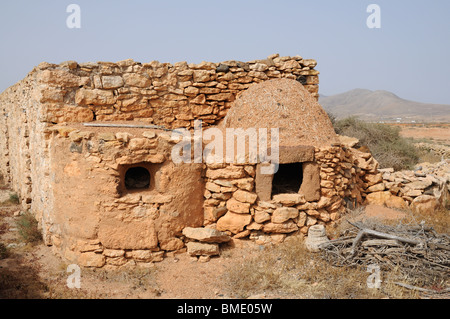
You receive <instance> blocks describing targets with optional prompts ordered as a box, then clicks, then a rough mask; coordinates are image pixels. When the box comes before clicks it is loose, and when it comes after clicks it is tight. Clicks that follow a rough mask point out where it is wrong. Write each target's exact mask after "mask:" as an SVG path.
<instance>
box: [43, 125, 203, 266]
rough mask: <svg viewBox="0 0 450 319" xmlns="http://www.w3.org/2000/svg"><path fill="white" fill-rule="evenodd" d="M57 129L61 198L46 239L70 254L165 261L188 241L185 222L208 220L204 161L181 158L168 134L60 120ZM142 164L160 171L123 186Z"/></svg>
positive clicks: (105, 260)
mask: <svg viewBox="0 0 450 319" xmlns="http://www.w3.org/2000/svg"><path fill="white" fill-rule="evenodd" d="M49 134H51V135H52V139H51V143H50V149H51V156H50V157H51V159H52V165H51V171H52V177H51V178H49V179H48V183H49V184H50V190H51V192H52V195H53V198H55V199H56V200H55V201H54V202H53V205H52V206H53V207H52V209H51V210H50V211H49V218H48V220H47V222H46V223H45V224H44V225H43V228H44V229H43V230H44V237H45V240H46V242H47V244H49V245H50V244H51V245H53V247H54V250H55V252H57V253H60V254H62V255H63V256H64V257H65V258H67V259H68V260H71V261H73V262H77V263H79V264H80V265H83V266H95V267H101V266H103V265H104V264H110V265H115V266H120V265H123V264H125V263H126V262H127V261H128V260H130V259H133V260H136V261H137V262H140V261H143V262H149V261H154V260H158V259H159V258H162V255H163V254H164V251H172V250H178V249H181V248H183V247H184V243H183V241H182V239H180V237H181V231H182V229H183V228H184V227H187V226H190V227H200V226H202V225H203V210H202V204H203V190H204V182H203V179H202V176H201V175H202V165H201V164H200V165H199V164H185V163H181V164H174V163H173V161H172V160H171V159H170V150H171V144H172V142H171V141H170V135H168V134H167V133H166V132H155V131H145V130H138V131H135V132H134V133H133V134H130V133H127V132H116V133H115V132H114V131H113V130H110V131H105V130H103V131H102V132H96V131H80V130H78V129H76V128H73V127H72V128H70V127H65V126H63V127H58V126H56V127H53V128H52V129H51V133H49ZM135 166H142V167H146V168H147V169H148V171H149V172H150V174H151V175H152V178H151V185H150V187H149V188H148V189H137V190H132V189H131V190H128V189H126V188H125V187H124V186H123V176H124V173H125V171H126V169H127V168H130V167H135Z"/></svg>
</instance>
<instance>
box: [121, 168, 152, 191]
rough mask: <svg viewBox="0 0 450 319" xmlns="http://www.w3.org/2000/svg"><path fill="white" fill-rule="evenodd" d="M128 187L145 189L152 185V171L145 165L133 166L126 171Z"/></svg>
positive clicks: (126, 184) (126, 185)
mask: <svg viewBox="0 0 450 319" xmlns="http://www.w3.org/2000/svg"><path fill="white" fill-rule="evenodd" d="M125 187H126V189H144V188H149V187H150V173H149V171H148V170H147V169H146V168H144V167H139V166H138V167H131V168H129V169H128V170H127V172H126V173H125Z"/></svg>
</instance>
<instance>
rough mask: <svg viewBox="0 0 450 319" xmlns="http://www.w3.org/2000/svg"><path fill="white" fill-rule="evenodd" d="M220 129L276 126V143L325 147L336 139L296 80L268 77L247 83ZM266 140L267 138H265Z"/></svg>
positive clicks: (331, 129) (325, 120) (327, 120)
mask: <svg viewBox="0 0 450 319" xmlns="http://www.w3.org/2000/svg"><path fill="white" fill-rule="evenodd" d="M222 125H223V127H224V128H234V129H238V128H242V129H248V128H267V129H268V132H269V134H270V129H271V128H279V137H280V140H279V145H280V146H299V145H304V146H316V147H320V146H329V145H331V144H332V143H337V142H338V137H337V135H336V133H335V131H334V129H333V125H332V123H331V121H330V119H329V117H328V115H327V114H326V112H325V111H324V110H323V109H322V107H321V106H320V104H319V103H318V102H317V101H316V99H315V98H314V97H312V96H311V95H310V94H309V92H308V91H307V90H306V89H305V88H304V87H303V85H302V84H300V83H299V82H298V81H296V80H292V79H272V80H268V81H264V82H261V83H258V84H254V85H252V86H250V87H249V88H248V89H247V90H246V91H244V92H242V93H241V94H240V95H239V96H238V97H237V98H236V100H235V101H234V104H233V106H232V107H231V108H230V110H229V111H228V113H227V115H226V117H225V118H224V121H223V123H222ZM269 141H270V140H269Z"/></svg>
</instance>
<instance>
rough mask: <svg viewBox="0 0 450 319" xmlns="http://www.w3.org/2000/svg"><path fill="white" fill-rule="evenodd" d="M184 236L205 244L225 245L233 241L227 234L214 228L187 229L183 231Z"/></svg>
mask: <svg viewBox="0 0 450 319" xmlns="http://www.w3.org/2000/svg"><path fill="white" fill-rule="evenodd" d="M183 235H184V236H186V237H187V238H189V239H194V240H198V241H200V242H205V243H225V242H228V241H230V240H231V237H230V236H228V235H227V234H226V233H224V232H221V231H218V230H217V229H213V228H203V227H197V228H194V227H186V228H184V229H183Z"/></svg>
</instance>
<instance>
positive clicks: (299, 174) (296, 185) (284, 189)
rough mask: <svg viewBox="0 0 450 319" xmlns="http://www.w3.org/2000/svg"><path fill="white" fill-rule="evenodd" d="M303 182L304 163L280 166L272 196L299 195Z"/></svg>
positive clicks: (274, 177) (273, 184) (273, 185)
mask: <svg viewBox="0 0 450 319" xmlns="http://www.w3.org/2000/svg"><path fill="white" fill-rule="evenodd" d="M302 182H303V163H289V164H280V166H279V168H278V171H277V172H276V173H275V175H274V176H273V180H272V196H274V195H277V194H294V193H295V194H297V193H298V192H299V190H300V187H301V185H302Z"/></svg>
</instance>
